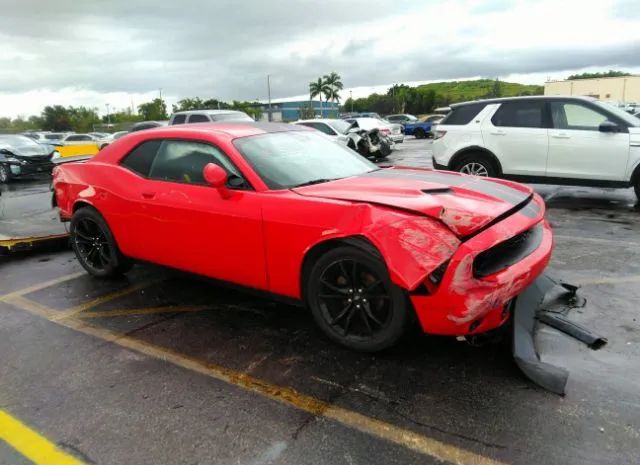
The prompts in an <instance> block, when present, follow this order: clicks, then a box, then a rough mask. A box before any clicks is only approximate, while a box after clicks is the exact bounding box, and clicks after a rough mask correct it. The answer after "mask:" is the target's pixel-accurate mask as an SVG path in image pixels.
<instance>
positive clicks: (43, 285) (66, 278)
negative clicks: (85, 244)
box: [0, 271, 87, 300]
mask: <svg viewBox="0 0 640 465" xmlns="http://www.w3.org/2000/svg"><path fill="white" fill-rule="evenodd" d="M86 275H87V273H86V272H84V271H78V272H77V273H71V274H67V275H64V276H61V277H59V278H55V279H51V280H49V281H45V282H43V283H39V284H34V285H33V286H29V287H25V288H23V289H20V290H18V291H14V292H9V293H8V294H5V295H3V296H0V300H5V299H7V298H10V297H13V296H17V295H27V294H31V293H32V292H36V291H39V290H41V289H45V288H47V287H51V286H55V285H56V284H61V283H64V282H66V281H71V280H72V279H76V278H79V277H80V276H86Z"/></svg>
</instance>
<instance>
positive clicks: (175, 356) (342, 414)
mask: <svg viewBox="0 0 640 465" xmlns="http://www.w3.org/2000/svg"><path fill="white" fill-rule="evenodd" d="M17 303H18V304H19V305H16V307H17V308H19V309H22V310H25V311H27V312H31V313H34V314H36V315H39V316H42V317H44V318H47V319H48V320H49V321H52V322H54V323H56V324H59V325H61V326H64V327H67V328H70V329H73V330H75V331H78V332H80V333H83V334H87V335H90V336H93V337H96V338H98V339H101V340H103V341H107V342H111V343H113V344H116V345H118V346H120V347H124V348H127V349H129V350H132V351H134V352H138V353H140V354H144V355H147V356H149V357H152V358H155V359H158V360H162V361H165V362H168V363H171V364H173V365H175V366H178V367H181V368H184V369H187V370H190V371H193V372H196V373H200V374H202V375H205V376H208V377H210V378H213V379H216V380H219V381H223V382H225V383H228V384H231V385H234V386H238V387H241V388H243V389H246V390H247V391H250V392H254V393H257V394H259V395H261V396H263V397H266V398H268V399H271V400H275V401H277V402H280V403H283V404H285V405H289V406H291V407H295V408H297V409H299V410H302V411H305V412H308V413H311V414H313V415H316V416H320V417H324V418H328V419H331V420H334V421H336V422H338V423H341V424H343V425H345V426H347V427H350V428H353V429H356V430H358V431H361V432H363V433H366V434H369V435H371V436H373V437H376V438H379V439H383V440H386V441H389V442H391V443H394V444H397V445H400V446H403V447H406V448H408V449H411V450H413V451H416V452H418V453H420V454H423V455H426V456H430V457H433V458H435V459H437V460H441V461H444V462H449V463H453V464H456V465H469V464H473V465H504V464H503V463H502V462H499V461H496V460H493V459H491V458H489V457H485V456H482V455H480V454H476V453H474V452H471V451H469V450H466V449H462V448H460V447H456V446H453V445H450V444H447V443H444V442H442V441H439V440H437V439H433V438H430V437H428V436H424V435H422V434H419V433H416V432H414V431H411V430H408V429H404V428H401V427H398V426H395V425H393V424H391V423H386V422H384V421H381V420H377V419H375V418H371V417H368V416H366V415H363V414H361V413H358V412H354V411H351V410H348V409H345V408H342V407H339V406H336V405H332V404H330V403H328V402H324V401H322V400H320V399H317V398H315V397H311V396H308V395H305V394H301V393H299V392H297V391H296V390H294V389H291V388H288V387H285V386H278V385H275V384H271V383H269V382H266V381H263V380H260V379H258V378H254V377H252V376H250V375H248V374H246V373H243V372H238V371H234V370H231V369H229V368H225V367H223V366H220V365H216V364H212V363H208V362H205V361H202V360H198V359H196V358H192V357H187V356H185V355H182V354H180V353H178V352H175V351H173V350H171V349H167V348H165V347H161V346H157V345H154V344H150V343H147V342H143V341H140V340H138V339H135V338H133V337H130V336H126V335H122V334H118V333H116V332H113V331H110V330H108V329H105V328H100V327H97V326H94V325H91V324H89V323H87V322H85V321H82V320H78V319H74V318H66V319H62V320H61V319H58V318H55V317H50V316H47V314H46V313H43V312H42V308H41V307H42V306H41V305H40V304H37V303H36V302H32V301H30V300H29V299H26V298H22V299H21V300H20V301H19V302H17Z"/></svg>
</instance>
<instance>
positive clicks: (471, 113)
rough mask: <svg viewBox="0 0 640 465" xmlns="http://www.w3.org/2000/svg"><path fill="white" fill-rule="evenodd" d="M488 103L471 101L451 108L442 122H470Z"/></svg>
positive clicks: (452, 123) (460, 123)
mask: <svg viewBox="0 0 640 465" xmlns="http://www.w3.org/2000/svg"><path fill="white" fill-rule="evenodd" d="M486 106H487V104H486V103H471V104H469V105H463V106H461V107H456V108H454V109H452V110H451V113H449V114H448V115H447V116H446V117H445V118H444V119H443V120H442V121H441V122H440V124H450V125H462V124H469V123H470V122H471V120H472V119H473V118H475V117H476V116H477V115H478V113H480V112H481V111H482V109H483V108H484V107H486Z"/></svg>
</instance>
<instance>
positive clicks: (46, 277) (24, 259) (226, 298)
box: [0, 138, 640, 465]
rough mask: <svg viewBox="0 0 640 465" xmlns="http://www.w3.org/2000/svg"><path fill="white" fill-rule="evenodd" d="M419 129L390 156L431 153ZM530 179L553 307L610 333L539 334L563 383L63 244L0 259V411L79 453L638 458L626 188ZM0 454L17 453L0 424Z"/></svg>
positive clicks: (638, 290)
mask: <svg viewBox="0 0 640 465" xmlns="http://www.w3.org/2000/svg"><path fill="white" fill-rule="evenodd" d="M430 144H431V142H430V141H428V140H416V139H413V138H408V139H407V140H406V141H405V143H404V144H401V145H400V146H399V147H398V150H397V151H396V152H394V153H393V154H392V156H391V157H389V162H390V163H393V164H406V165H411V166H420V167H429V166H431V161H430V160H431V155H430ZM536 190H537V191H538V192H539V193H540V194H541V195H542V196H543V197H544V198H545V201H546V203H547V208H548V212H547V217H548V219H549V221H550V222H551V223H552V226H553V228H554V233H555V236H554V237H555V241H556V246H555V252H554V255H553V259H552V262H551V266H550V270H551V272H552V273H553V274H554V275H556V276H557V277H559V278H561V279H563V280H565V281H567V282H570V283H574V284H577V285H580V286H581V289H580V293H581V294H582V295H583V296H584V297H586V299H587V305H586V307H585V308H583V309H577V310H574V311H573V313H572V314H571V318H572V319H573V320H575V321H577V322H580V323H583V324H584V325H586V326H587V327H589V328H591V329H593V330H594V331H596V332H598V333H601V334H603V335H604V336H605V337H607V338H608V340H609V343H608V345H607V346H606V347H604V348H603V349H601V350H599V351H591V350H589V349H587V348H585V347H584V346H582V345H581V344H580V343H578V342H576V341H574V340H572V339H569V338H567V337H566V336H564V335H561V334H560V333H559V332H556V331H555V330H552V329H547V328H544V329H542V330H541V331H540V332H539V335H538V338H539V340H538V342H539V349H540V352H541V356H542V359H543V360H545V361H548V362H551V363H554V364H557V365H559V366H563V367H566V368H567V369H568V370H569V371H570V373H571V375H570V379H569V384H568V387H567V395H566V396H565V397H560V396H557V395H555V394H551V393H549V392H546V391H544V390H542V389H539V388H537V387H535V386H534V385H533V384H532V383H531V382H530V381H528V380H527V379H526V378H525V377H524V376H523V375H522V374H521V373H520V372H519V370H518V369H517V367H516V366H515V364H514V362H513V360H512V357H511V353H510V347H509V345H508V344H507V343H502V344H488V345H483V346H472V345H470V344H468V343H466V342H464V341H456V340H453V339H449V338H434V337H427V336H418V335H413V336H410V337H408V338H406V339H405V340H404V341H403V342H402V343H401V344H400V345H399V346H398V347H396V348H394V349H393V350H390V351H387V352H385V353H382V354H376V355H363V354H360V353H355V352H351V351H348V350H346V349H343V348H341V347H338V346H336V345H334V344H332V343H331V342H330V341H328V340H327V339H326V338H325V337H324V336H323V335H322V334H321V333H320V332H319V330H318V329H316V327H315V325H314V324H313V322H312V319H311V316H310V315H309V314H308V313H307V312H306V311H304V310H303V309H300V308H297V307H291V306H287V305H284V304H279V303H273V302H271V301H267V300H262V299H260V298H256V297H254V296H252V295H249V294H246V293H241V292H239V291H235V290H232V289H229V288H226V287H220V286H218V285H214V284H212V283H210V282H207V281H203V280H199V279H196V278H194V277H191V276H186V275H183V274H180V273H178V272H175V271H170V270H165V269H161V268H158V267H154V266H150V265H139V266H137V267H135V268H134V270H133V271H132V272H131V273H129V274H128V275H127V276H126V277H125V278H121V279H118V280H113V281H97V280H94V279H92V278H90V277H89V276H88V275H87V274H86V273H85V272H84V271H83V270H82V268H81V267H80V265H79V264H78V263H77V262H76V259H75V257H74V256H73V253H72V252H71V251H69V250H66V249H64V248H63V249H61V250H49V251H41V252H32V253H23V254H13V255H10V256H8V257H1V258H0V276H1V277H2V278H1V279H0V353H1V354H2V363H1V364H0V380H2V381H1V382H0V409H1V410H6V411H8V412H11V414H12V415H13V416H14V417H15V418H18V419H19V420H20V421H22V422H24V423H25V424H27V425H29V427H30V428H32V429H33V430H34V431H37V432H38V434H40V435H42V436H43V437H46V438H48V440H49V441H51V442H52V443H54V444H55V445H57V446H58V447H59V448H60V449H62V450H64V451H66V452H67V453H68V454H69V457H73V458H75V459H77V460H78V461H79V462H80V463H85V464H149V465H152V464H153V465H157V464H194V465H195V464H200V465H203V464H214V463H215V464H348V465H351V464H373V463H376V464H418V463H420V464H430V463H442V462H444V463H457V464H563V465H568V464H580V465H586V464H637V463H640V395H639V394H638V386H640V370H639V369H638V367H639V363H638V360H639V357H640V315H639V313H638V307H637V302H638V301H639V299H640V286H639V283H640V239H639V237H640V236H639V233H640V222H639V221H638V215H640V210H638V208H637V207H636V205H635V196H634V195H633V193H632V192H631V190H610V189H592V188H575V187H558V186H536ZM175 247H177V248H179V247H180V243H179V242H176V244H175ZM0 426H1V424H0ZM0 463H1V464H5V463H6V464H12V465H13V464H27V463H29V461H28V460H27V459H26V458H25V457H23V456H21V455H19V454H17V453H16V452H15V451H14V450H13V449H11V448H9V447H8V446H7V445H6V444H3V443H2V442H1V441H0ZM61 463H62V462H61ZM68 463H71V462H68Z"/></svg>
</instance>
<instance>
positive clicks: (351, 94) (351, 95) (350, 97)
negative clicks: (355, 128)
mask: <svg viewBox="0 0 640 465" xmlns="http://www.w3.org/2000/svg"><path fill="white" fill-rule="evenodd" d="M349 100H351V113H353V91H352V90H350V91H349Z"/></svg>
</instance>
